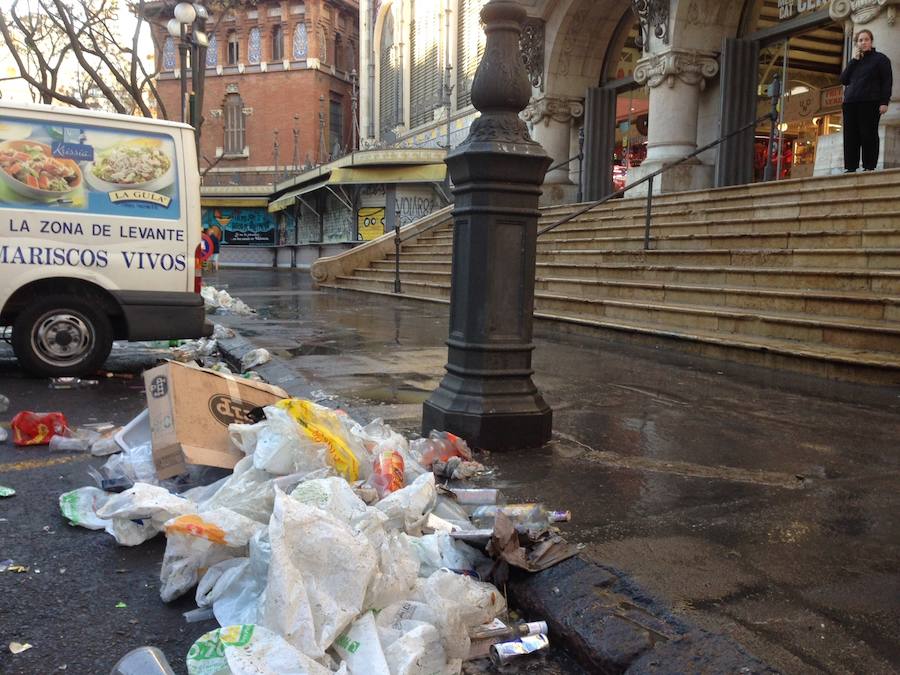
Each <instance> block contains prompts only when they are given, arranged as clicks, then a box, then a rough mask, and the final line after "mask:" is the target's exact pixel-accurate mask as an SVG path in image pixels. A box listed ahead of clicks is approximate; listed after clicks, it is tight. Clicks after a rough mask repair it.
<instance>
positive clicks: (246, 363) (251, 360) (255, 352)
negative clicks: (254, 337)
mask: <svg viewBox="0 0 900 675" xmlns="http://www.w3.org/2000/svg"><path fill="white" fill-rule="evenodd" d="M271 360H272V355H271V354H270V353H269V352H268V350H266V349H262V348H260V349H252V350H250V351H249V352H247V353H246V354H244V355H243V356H242V357H241V372H242V373H246V372H247V371H248V370H250V369H251V368H256V366H261V365H262V364H264V363H268V362H269V361H271Z"/></svg>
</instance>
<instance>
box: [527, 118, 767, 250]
mask: <svg viewBox="0 0 900 675" xmlns="http://www.w3.org/2000/svg"><path fill="white" fill-rule="evenodd" d="M766 120H769V121H771V122H772V124H773V125H774V124H775V121H776V117H775V116H774V115H773V113H771V112H769V113H766V114H765V115H762V116H761V117H757V118H756V119H755V120H753V121H752V122H748V123H747V124H745V125H744V126H742V127H740V128H739V129H735V130H734V131H732V132H730V133H727V134H725V135H724V136H720V137H719V138H717V139H716V140H714V141H712V142H711V143H707V144H706V145H704V146H703V147H701V148H697V149H696V150H694V151H693V152H692V153H690V154H687V155H685V156H684V157H682V158H681V159H678V160H676V161H674V162H672V163H669V164H665V165H663V166H662V167H661V168H659V169H657V170H656V171H654V172H652V173H649V174H647V175H646V176H644V177H643V178H641V179H639V180H636V181H635V182H634V183H632V184H631V185H626V186H625V187H623V188H622V189H620V190H616V191H615V192H613V193H611V194H608V195H606V196H605V197H603V198H602V199H598V200H597V201H595V202H591V203H590V204H586V205H584V206H583V207H581V208H580V209H578V210H576V211H573V212H572V213H570V214H569V215H567V216H565V217H563V218H560V219H559V220H557V221H556V222H555V223H552V224H551V225H547V226H546V227H544V228H541V229H540V230H538V236H541V235H542V234H546V233H547V232H550V231H551V230H553V229H556V228H557V227H559V226H560V225H565V224H566V223H568V222H570V221H572V220H574V219H575V218H578V217H579V216H582V215H584V214H585V213H587V212H588V211H592V210H593V209H595V208H597V207H598V206H602V205H603V204H605V203H606V202H608V201H609V200H611V199H615V198H616V197H619V196H622V195H624V194H625V193H626V192H627V191H628V190H632V189H634V188H636V187H638V186H639V185H643V184H644V183H647V184H648V185H647V212H646V216H645V219H644V250H649V248H650V227H651V220H652V218H653V215H652V211H653V180H654V179H655V178H656V177H657V176H659V175H662V174H663V173H665V172H666V171H668V170H670V169H674V168H675V167H676V166H680V165H682V164H684V163H685V162H687V161H689V160H691V159H693V158H694V157H696V156H697V155H700V154H702V153H704V152H706V151H707V150H711V149H712V148H715V147H716V146H718V145H720V144H722V143H724V142H725V141H727V140H728V139H729V138H732V137H733V136H737V135H738V134H742V133H744V132H746V131H748V130H750V129H754V128H756V126H757V125H759V124H760V123H762V122H764V121H766ZM769 155H771V152H770V153H769ZM767 159H768V161H769V162H771V161H772V160H771V156H770V157H769V158H767Z"/></svg>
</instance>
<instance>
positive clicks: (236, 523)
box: [159, 508, 264, 602]
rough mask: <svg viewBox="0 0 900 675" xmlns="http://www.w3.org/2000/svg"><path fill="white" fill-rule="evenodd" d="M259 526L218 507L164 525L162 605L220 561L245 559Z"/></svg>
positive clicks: (192, 584)
mask: <svg viewBox="0 0 900 675" xmlns="http://www.w3.org/2000/svg"><path fill="white" fill-rule="evenodd" d="M263 527H264V526H263V525H262V523H258V522H256V521H254V520H250V519H249V518H247V517H245V516H242V515H240V514H239V513H235V512H234V511H231V510H230V509H226V508H219V509H215V510H213V511H205V512H203V513H200V514H189V515H184V516H179V517H177V518H173V519H172V520H170V521H168V522H167V523H166V524H165V530H166V553H165V555H164V556H163V562H162V569H161V570H160V573H159V578H160V582H161V584H160V587H159V595H160V597H161V598H162V599H163V602H169V601H170V600H174V599H175V598H177V597H178V596H180V595H182V594H184V593H186V592H187V591H188V590H190V589H191V587H193V586H194V585H195V584H196V583H197V581H198V580H199V578H200V571H201V570H206V569H207V568H209V567H210V565H214V564H216V563H218V562H221V561H222V560H227V559H229V558H237V557H241V556H245V555H247V553H248V549H247V544H248V542H249V541H250V537H252V536H253V535H254V534H256V532H258V531H259V530H261V529H263Z"/></svg>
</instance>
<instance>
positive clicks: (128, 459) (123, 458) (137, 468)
mask: <svg viewBox="0 0 900 675" xmlns="http://www.w3.org/2000/svg"><path fill="white" fill-rule="evenodd" d="M100 473H101V474H102V475H103V476H104V477H105V478H108V479H110V480H115V479H117V478H127V479H128V480H130V481H131V482H132V483H146V484H147V485H159V478H158V477H157V475H156V465H155V464H154V463H153V448H152V446H151V445H150V443H142V444H141V445H135V446H132V447H130V448H128V449H127V450H122V452H120V453H117V454H114V455H110V458H109V459H108V460H106V462H105V463H104V464H103V465H102V466H101V467H100Z"/></svg>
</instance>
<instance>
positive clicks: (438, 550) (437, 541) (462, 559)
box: [410, 534, 490, 577]
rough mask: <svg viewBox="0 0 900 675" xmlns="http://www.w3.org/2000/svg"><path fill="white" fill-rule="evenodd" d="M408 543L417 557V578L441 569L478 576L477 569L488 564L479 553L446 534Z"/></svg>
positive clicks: (426, 536)
mask: <svg viewBox="0 0 900 675" xmlns="http://www.w3.org/2000/svg"><path fill="white" fill-rule="evenodd" d="M410 541H411V542H412V545H413V547H414V548H415V550H416V554H417V555H418V556H419V563H420V567H419V576H422V577H430V576H431V575H432V574H434V573H435V572H437V571H438V570H439V569H441V568H447V569H449V570H451V571H453V572H456V573H457V574H467V575H469V576H478V568H479V567H482V566H485V565H487V564H489V562H490V561H489V560H488V559H487V557H485V556H484V555H483V554H482V553H481V552H480V551H478V550H477V549H474V548H472V547H471V546H469V545H467V544H464V543H463V542H461V541H456V540H455V539H453V538H452V537H451V536H450V535H448V534H426V535H425V536H424V537H413V538H412V539H411V540H410Z"/></svg>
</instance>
